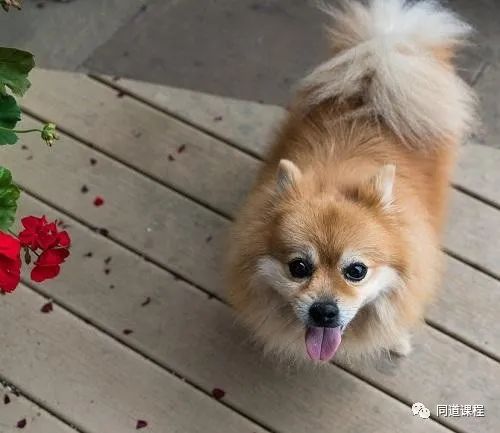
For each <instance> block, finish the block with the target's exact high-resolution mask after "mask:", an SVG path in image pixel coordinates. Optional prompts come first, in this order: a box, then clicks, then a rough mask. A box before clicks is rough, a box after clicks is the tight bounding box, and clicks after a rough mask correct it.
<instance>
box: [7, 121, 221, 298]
mask: <svg viewBox="0 0 500 433" xmlns="http://www.w3.org/2000/svg"><path fill="white" fill-rule="evenodd" d="M35 126H39V124H38V123H36V122H33V121H30V120H29V119H28V118H27V117H26V116H25V121H24V122H23V127H28V128H31V127H35ZM23 143H24V145H25V146H27V147H28V149H27V150H23V149H22V148H21V146H16V147H11V148H8V149H7V148H5V149H4V150H5V151H4V152H3V155H2V164H3V165H5V166H7V167H9V168H10V169H11V170H12V172H13V173H15V176H16V181H19V183H20V184H21V185H22V186H24V187H27V188H28V189H30V190H33V191H36V193H37V194H39V195H40V196H42V197H44V198H45V199H46V200H48V201H49V202H52V203H57V205H58V206H61V207H63V208H64V209H66V210H67V211H68V212H70V213H71V214H73V215H77V216H78V218H81V219H83V220H85V221H87V223H89V224H91V225H93V226H95V227H103V228H105V229H107V230H108V231H109V235H110V236H111V237H113V238H115V239H119V240H120V241H121V242H125V243H126V244H127V245H129V246H130V247H131V248H133V249H135V250H136V251H141V252H142V253H144V254H146V255H147V256H149V257H152V258H153V259H154V260H157V261H158V262H160V263H162V264H163V265H164V266H167V267H168V268H169V269H173V270H174V271H175V272H178V273H180V274H182V275H183V276H184V277H185V278H187V279H189V280H191V281H193V282H195V283H196V284H199V285H201V286H203V287H205V288H206V289H208V290H210V291H211V292H213V293H215V294H218V295H220V294H221V293H222V290H223V284H222V277H221V275H220V270H221V268H220V266H221V263H222V255H223V245H224V242H225V236H226V229H227V227H228V222H227V220H226V219H224V218H223V217H221V216H218V215H217V214H215V213H213V212H211V211H209V210H208V209H206V208H204V207H202V206H199V205H197V204H196V203H194V202H192V201H191V200H188V199H186V198H185V197H183V196H181V195H179V194H177V193H175V192H174V191H172V190H170V189H168V188H165V187H162V186H161V185H159V184H157V183H156V182H154V181H152V180H149V179H147V178H145V177H143V176H140V175H138V174H137V173H134V172H133V171H131V170H128V169H127V168H126V167H124V166H123V165H121V164H119V163H117V162H116V161H114V160H112V159H111V158H108V157H107V156H105V155H99V154H97V153H96V152H95V151H93V150H92V149H90V148H89V147H87V146H84V145H81V144H80V143H79V142H77V141H75V140H72V139H70V138H68V137H63V138H62V139H61V140H60V141H58V143H57V146H54V147H53V148H48V147H46V146H44V144H43V143H41V142H40V138H39V137H37V136H35V135H30V136H26V137H25V138H24V140H23ZM94 158H95V163H94V164H92V162H91V159H94ZM48 169H50V176H46V175H43V173H45V172H46V170H48ZM83 185H85V186H86V187H87V188H88V190H89V192H88V193H87V194H82V193H81V188H82V186H83ZM96 196H102V197H103V198H104V201H105V202H104V205H103V206H101V207H96V206H94V205H93V201H94V198H95V197H96Z"/></svg>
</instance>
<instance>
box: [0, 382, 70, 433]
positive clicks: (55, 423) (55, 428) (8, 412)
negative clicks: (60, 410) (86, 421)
mask: <svg viewBox="0 0 500 433" xmlns="http://www.w3.org/2000/svg"><path fill="white" fill-rule="evenodd" d="M0 396H1V399H2V402H1V403H0V431H1V432H2V433H14V432H19V431H21V428H20V427H18V423H20V425H22V422H23V420H24V421H25V422H26V426H25V427H23V428H22V431H23V432H26V433H76V430H74V429H73V428H71V427H70V426H68V425H67V424H64V423H63V422H62V421H60V420H58V419H57V418H55V417H54V416H52V415H50V414H49V413H48V412H47V411H45V410H44V409H42V408H41V407H40V406H37V405H36V404H34V403H33V402H31V401H29V400H27V399H26V398H24V397H22V396H19V395H17V394H16V393H14V392H12V390H10V389H8V388H7V387H5V386H4V385H0ZM5 398H7V399H8V400H5ZM6 401H8V403H7V404H5V402H6Z"/></svg>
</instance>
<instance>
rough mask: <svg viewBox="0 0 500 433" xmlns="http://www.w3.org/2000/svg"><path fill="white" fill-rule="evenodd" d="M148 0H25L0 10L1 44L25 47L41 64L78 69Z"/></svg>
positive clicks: (138, 11) (139, 10) (56, 67)
mask: <svg viewBox="0 0 500 433" xmlns="http://www.w3.org/2000/svg"><path fill="white" fill-rule="evenodd" d="M147 3H148V0H105V1H102V0H65V1H64V0H24V1H23V4H24V6H23V9H22V11H16V10H11V12H9V13H8V14H6V13H4V12H3V11H2V10H0V45H2V46H13V47H16V48H21V49H26V50H29V51H31V52H33V53H34V54H35V57H36V62H37V64H38V65H39V66H46V67H50V68H55V69H69V70H75V69H76V68H77V67H78V66H79V65H80V64H81V63H82V62H83V61H85V59H86V58H88V57H89V56H90V55H91V54H92V53H93V52H94V50H95V49H96V48H97V47H99V46H100V45H102V44H103V43H105V42H106V41H107V40H108V39H109V38H110V37H111V36H112V35H113V34H114V33H115V32H116V31H117V30H118V29H119V28H120V27H122V26H124V25H126V24H127V23H128V22H129V21H130V19H131V18H133V17H134V16H135V15H137V14H138V13H140V12H141V10H142V8H143V6H144V5H146V4H147Z"/></svg>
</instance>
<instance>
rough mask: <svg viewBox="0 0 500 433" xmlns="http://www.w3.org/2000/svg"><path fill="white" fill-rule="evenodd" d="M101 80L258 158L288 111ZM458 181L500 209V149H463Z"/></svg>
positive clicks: (133, 82) (131, 82)
mask: <svg viewBox="0 0 500 433" xmlns="http://www.w3.org/2000/svg"><path fill="white" fill-rule="evenodd" d="M49 74H50V72H49ZM101 79H102V80H103V81H105V82H107V83H109V85H111V86H114V87H116V88H118V89H121V90H122V91H124V92H127V93H130V94H131V95H134V96H135V97H137V98H140V99H143V100H146V101H148V102H149V103H150V104H153V105H155V106H156V107H158V108H159V109H161V110H165V111H167V112H171V113H174V114H176V115H178V116H180V117H182V118H184V119H186V120H187V121H189V122H191V123H193V124H195V125H199V126H200V127H202V128H204V129H207V130H210V131H211V132H212V133H214V134H217V135H218V136H220V137H222V138H224V139H226V140H229V141H232V142H235V143H237V144H238V146H239V147H241V148H242V149H244V150H245V151H247V152H250V153H252V154H255V155H257V156H258V157H260V158H262V157H264V156H265V153H266V151H267V148H268V145H267V144H268V143H269V141H270V138H271V137H272V132H273V130H274V128H275V127H276V126H277V125H278V124H279V122H280V121H281V120H282V119H283V118H284V116H285V113H286V110H285V109H284V108H282V107H278V106H275V105H265V104H255V103H253V102H249V101H237V100H233V99H230V98H224V97H221V96H214V95H207V94H203V93H199V92H193V91H191V90H186V89H176V88H172V87H168V86H163V85H158V84H152V83H145V82H141V81H136V80H129V79H125V78H120V79H117V80H113V79H112V78H111V77H106V76H101ZM217 113H221V114H220V115H222V113H224V115H223V118H224V119H225V120H227V122H223V121H220V122H214V121H213V119H214V118H215V117H216V116H217V115H218V114H217ZM239 131H242V132H243V133H239ZM454 181H455V183H456V184H457V185H458V186H460V187H462V188H464V189H467V190H469V191H471V192H472V193H474V194H475V195H478V196H481V197H483V198H484V199H486V200H489V201H491V202H493V203H496V205H500V190H499V189H498V188H496V185H500V151H499V150H498V149H494V148H491V147H488V146H483V145H478V144H472V143H468V144H467V145H464V146H463V148H462V149H461V158H460V159H459V163H458V166H457V172H456V173H455V177H454Z"/></svg>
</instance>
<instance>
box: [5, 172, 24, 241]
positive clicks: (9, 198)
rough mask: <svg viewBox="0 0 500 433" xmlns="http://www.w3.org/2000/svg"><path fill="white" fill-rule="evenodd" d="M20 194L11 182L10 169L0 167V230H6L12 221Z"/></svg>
mask: <svg viewBox="0 0 500 433" xmlns="http://www.w3.org/2000/svg"><path fill="white" fill-rule="evenodd" d="M20 194H21V193H20V191H19V188H18V187H17V186H16V185H14V184H13V183H12V175H11V173H10V171H9V170H8V169H6V168H5V167H0V230H4V231H6V230H8V229H9V228H10V227H11V226H12V224H13V223H14V219H15V216H16V211H17V200H18V199H19V196H20Z"/></svg>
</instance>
